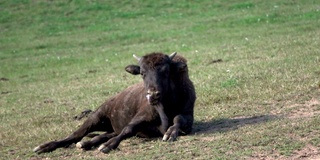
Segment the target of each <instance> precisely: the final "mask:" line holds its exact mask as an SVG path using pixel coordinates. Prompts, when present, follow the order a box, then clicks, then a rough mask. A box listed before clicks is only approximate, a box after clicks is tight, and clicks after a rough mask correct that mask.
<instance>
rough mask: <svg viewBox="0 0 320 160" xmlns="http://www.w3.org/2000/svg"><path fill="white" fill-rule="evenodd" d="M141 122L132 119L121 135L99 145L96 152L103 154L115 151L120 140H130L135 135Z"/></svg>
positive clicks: (139, 119)
mask: <svg viewBox="0 0 320 160" xmlns="http://www.w3.org/2000/svg"><path fill="white" fill-rule="evenodd" d="M142 122H143V120H142V119H141V118H138V119H133V120H132V121H131V122H130V123H129V124H128V125H127V126H126V127H124V128H123V129H122V131H121V133H120V134H119V135H118V136H116V137H113V138H111V139H109V140H108V141H107V142H106V143H103V144H102V145H100V147H99V148H98V150H99V151H101V152H103V153H108V152H110V151H111V150H115V149H116V148H117V147H118V146H119V144H120V142H121V141H122V140H124V139H126V138H130V137H132V136H134V135H136V134H137V130H138V128H139V126H140V125H141V123H142Z"/></svg>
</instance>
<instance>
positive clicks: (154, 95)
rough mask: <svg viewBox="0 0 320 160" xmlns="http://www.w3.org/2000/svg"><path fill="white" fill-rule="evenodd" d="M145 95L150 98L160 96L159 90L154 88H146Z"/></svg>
mask: <svg viewBox="0 0 320 160" xmlns="http://www.w3.org/2000/svg"><path fill="white" fill-rule="evenodd" d="M147 95H148V96H149V97H152V98H155V99H156V98H159V97H160V92H159V91H156V90H150V89H149V90H148V91H147Z"/></svg>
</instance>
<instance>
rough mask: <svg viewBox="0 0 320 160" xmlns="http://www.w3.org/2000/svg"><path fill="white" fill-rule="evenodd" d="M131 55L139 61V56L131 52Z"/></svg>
mask: <svg viewBox="0 0 320 160" xmlns="http://www.w3.org/2000/svg"><path fill="white" fill-rule="evenodd" d="M133 57H134V58H135V59H136V60H137V61H140V59H141V58H140V57H138V56H136V55H135V54H133Z"/></svg>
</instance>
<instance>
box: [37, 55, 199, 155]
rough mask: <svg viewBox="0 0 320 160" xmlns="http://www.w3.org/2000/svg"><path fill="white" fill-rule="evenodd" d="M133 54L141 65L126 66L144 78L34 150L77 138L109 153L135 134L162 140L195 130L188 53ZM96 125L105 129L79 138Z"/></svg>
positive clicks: (85, 146)
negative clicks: (62, 136)
mask: <svg viewBox="0 0 320 160" xmlns="http://www.w3.org/2000/svg"><path fill="white" fill-rule="evenodd" d="M134 57H135V58H136V59H137V60H138V62H139V65H129V66H127V67H126V68H125V70H126V71H127V72H129V73H131V74H133V75H138V74H140V75H141V76H142V78H143V83H138V84H135V85H133V86H130V87H128V88H127V89H125V90H124V91H122V92H121V93H119V94H117V95H116V96H113V97H111V98H110V99H109V100H107V101H106V102H105V103H103V104H102V105H101V106H100V107H99V108H98V109H97V110H96V111H95V112H94V113H92V114H91V115H90V116H89V117H88V119H87V120H86V121H85V122H84V123H83V124H82V126H81V127H80V128H79V129H78V130H76V131H75V132H74V133H72V134H71V135H69V136H68V137H66V138H65V139H62V140H58V141H51V142H48V143H45V144H42V145H40V146H38V147H36V148H35V149H34V152H36V153H43V152H50V151H53V150H55V149H57V148H60V147H66V146H69V145H70V144H73V143H77V142H78V143H77V144H76V146H77V147H78V148H82V149H85V150H89V149H91V148H92V147H96V146H98V145H100V147H99V148H98V150H100V151H101V152H104V153H107V152H109V151H110V150H113V149H116V148H117V147H118V145H119V144H120V142H121V141H122V140H123V139H126V138H129V137H132V136H141V137H157V136H163V141H173V140H176V138H177V136H178V134H188V133H190V132H191V130H192V124H193V109H194V103H195V100H196V95H195V89H194V86H193V84H192V82H191V81H190V79H189V76H188V67H187V61H186V59H185V58H183V57H182V56H179V55H176V52H174V53H172V54H171V55H169V56H168V55H165V54H163V53H151V54H148V55H145V56H143V57H141V58H139V57H137V56H135V55H134ZM93 131H104V133H102V134H100V135H97V136H95V137H93V138H92V139H91V140H89V141H84V142H79V141H81V139H82V138H83V137H85V136H86V135H87V134H89V133H90V132H93Z"/></svg>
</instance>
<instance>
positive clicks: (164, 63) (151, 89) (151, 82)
mask: <svg viewBox="0 0 320 160" xmlns="http://www.w3.org/2000/svg"><path fill="white" fill-rule="evenodd" d="M175 55H176V52H173V53H172V54H171V55H169V56H168V55H166V54H163V53H151V54H147V55H145V56H143V57H138V56H136V55H133V57H134V58H135V59H137V60H138V62H139V65H129V66H127V67H126V68H125V70H126V71H127V72H129V73H131V74H133V75H138V74H140V75H141V76H142V79H143V82H144V86H145V89H146V98H147V100H148V102H149V104H150V105H157V104H159V103H160V102H161V101H162V99H163V97H164V95H168V92H171V89H172V87H173V84H172V83H173V82H172V77H173V76H174V74H175V73H177V71H181V70H183V69H185V68H186V64H185V63H181V62H174V61H173V58H174V57H175Z"/></svg>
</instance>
